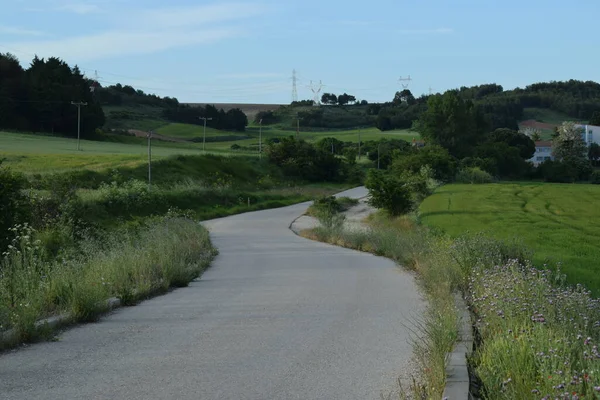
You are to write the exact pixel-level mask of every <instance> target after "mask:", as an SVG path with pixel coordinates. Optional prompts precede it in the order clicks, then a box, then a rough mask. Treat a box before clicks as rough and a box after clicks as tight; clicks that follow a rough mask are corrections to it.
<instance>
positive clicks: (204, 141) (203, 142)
mask: <svg viewBox="0 0 600 400" xmlns="http://www.w3.org/2000/svg"><path fill="white" fill-rule="evenodd" d="M199 118H200V119H201V120H204V135H203V137H202V151H204V152H206V121H212V118H206V117H199Z"/></svg>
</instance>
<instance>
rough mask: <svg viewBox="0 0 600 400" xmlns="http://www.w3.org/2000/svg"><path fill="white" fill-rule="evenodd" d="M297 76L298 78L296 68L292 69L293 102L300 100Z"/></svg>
mask: <svg viewBox="0 0 600 400" xmlns="http://www.w3.org/2000/svg"><path fill="white" fill-rule="evenodd" d="M297 80H298V79H297V78H296V70H293V71H292V102H294V101H298V87H297V86H296V83H297Z"/></svg>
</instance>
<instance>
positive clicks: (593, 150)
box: [588, 143, 600, 166]
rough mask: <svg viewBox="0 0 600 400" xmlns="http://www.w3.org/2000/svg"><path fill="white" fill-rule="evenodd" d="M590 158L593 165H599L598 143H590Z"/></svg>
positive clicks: (599, 152) (599, 151)
mask: <svg viewBox="0 0 600 400" xmlns="http://www.w3.org/2000/svg"><path fill="white" fill-rule="evenodd" d="M588 158H589V159H590V161H591V162H592V164H593V165H595V166H598V164H600V145H599V144H598V143H590V147H589V148H588Z"/></svg>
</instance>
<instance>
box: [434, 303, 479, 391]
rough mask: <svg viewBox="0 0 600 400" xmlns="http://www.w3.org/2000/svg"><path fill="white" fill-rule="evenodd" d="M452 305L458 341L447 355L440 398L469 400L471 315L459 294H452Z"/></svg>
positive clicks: (471, 345)
mask: <svg viewBox="0 0 600 400" xmlns="http://www.w3.org/2000/svg"><path fill="white" fill-rule="evenodd" d="M454 303H455V304H456V308H457V309H458V312H459V329H458V340H457V341H456V343H455V345H454V349H453V350H452V352H451V353H450V354H449V358H448V365H446V388H445V389H444V393H443V395H442V398H443V399H444V400H458V399H465V400H470V399H472V397H471V394H470V392H469V385H470V375H469V368H468V366H467V357H468V356H470V355H471V353H472V351H473V332H472V326H471V315H470V314H469V310H468V308H467V304H466V303H465V300H464V299H463V298H462V296H461V295H460V294H458V293H455V294H454Z"/></svg>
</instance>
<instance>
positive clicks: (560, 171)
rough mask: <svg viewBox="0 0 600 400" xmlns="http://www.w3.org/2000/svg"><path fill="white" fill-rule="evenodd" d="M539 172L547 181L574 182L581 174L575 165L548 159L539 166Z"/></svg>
mask: <svg viewBox="0 0 600 400" xmlns="http://www.w3.org/2000/svg"><path fill="white" fill-rule="evenodd" d="M538 172H539V174H540V175H541V176H542V178H543V179H544V180H545V181H546V182H557V183H573V182H575V181H576V180H577V177H578V175H579V173H578V171H577V168H575V166H573V165H571V164H569V163H565V162H562V161H553V160H547V161H544V162H543V163H541V164H540V165H539V166H538Z"/></svg>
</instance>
